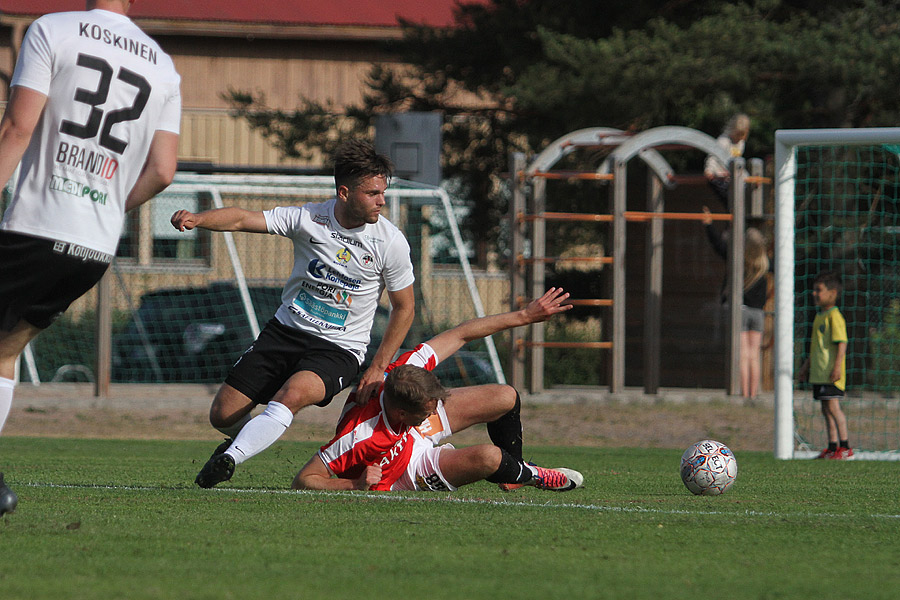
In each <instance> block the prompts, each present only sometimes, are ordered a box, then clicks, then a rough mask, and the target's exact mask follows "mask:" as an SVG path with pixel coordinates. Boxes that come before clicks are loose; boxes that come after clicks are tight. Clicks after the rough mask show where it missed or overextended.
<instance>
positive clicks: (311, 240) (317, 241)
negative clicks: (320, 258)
mask: <svg viewBox="0 0 900 600" xmlns="http://www.w3.org/2000/svg"><path fill="white" fill-rule="evenodd" d="M309 243H310V244H316V245H319V244H324V243H325V242H320V241H319V240H317V239H316V238H314V237H312V236H310V237H309Z"/></svg>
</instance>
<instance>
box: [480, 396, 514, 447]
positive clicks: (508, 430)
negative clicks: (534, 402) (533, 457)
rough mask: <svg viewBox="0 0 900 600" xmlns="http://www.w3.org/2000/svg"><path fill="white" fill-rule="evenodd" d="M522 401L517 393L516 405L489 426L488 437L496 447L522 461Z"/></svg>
mask: <svg viewBox="0 0 900 600" xmlns="http://www.w3.org/2000/svg"><path fill="white" fill-rule="evenodd" d="M521 409H522V400H521V399H520V398H519V392H516V404H515V406H513V407H512V409H510V411H509V412H508V413H506V414H505V415H503V416H502V417H500V418H499V419H497V420H496V421H491V422H490V423H488V424H487V430H488V435H489V436H490V438H491V441H492V442H493V443H494V445H495V446H499V447H500V449H502V450H505V451H506V452H508V453H509V454H510V455H511V456H512V457H513V458H515V459H516V460H522V417H521Z"/></svg>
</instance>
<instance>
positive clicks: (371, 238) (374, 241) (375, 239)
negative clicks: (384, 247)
mask: <svg viewBox="0 0 900 600" xmlns="http://www.w3.org/2000/svg"><path fill="white" fill-rule="evenodd" d="M363 237H365V238H366V240H368V241H370V242H372V243H373V244H383V243H384V240H382V239H380V238H377V237H373V236H371V235H369V234H368V233H367V234H366V235H365V236H363Z"/></svg>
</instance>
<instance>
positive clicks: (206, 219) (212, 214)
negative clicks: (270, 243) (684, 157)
mask: <svg viewBox="0 0 900 600" xmlns="http://www.w3.org/2000/svg"><path fill="white" fill-rule="evenodd" d="M172 226H173V227H174V228H175V229H177V230H178V231H184V230H185V229H188V230H190V229H193V228H195V227H199V228H201V229H209V230H211V231H247V232H249V233H268V232H269V229H268V228H267V227H266V217H265V215H263V213H262V211H253V210H245V209H243V208H237V207H226V208H214V209H212V210H205V211H203V212H200V213H192V212H190V211H188V210H179V211H177V212H176V213H175V214H173V215H172Z"/></svg>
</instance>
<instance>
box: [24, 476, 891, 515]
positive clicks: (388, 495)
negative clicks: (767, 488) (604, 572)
mask: <svg viewBox="0 0 900 600" xmlns="http://www.w3.org/2000/svg"><path fill="white" fill-rule="evenodd" d="M20 485H25V486H29V487H36V488H53V489H98V490H113V491H130V492H158V491H163V490H171V491H188V490H194V489H195V488H193V487H174V486H173V487H166V486H158V487H152V486H127V485H125V486H123V485H87V484H79V485H76V484H56V483H24V484H20ZM196 491H197V492H200V493H217V492H218V493H225V492H227V493H233V494H281V495H290V496H314V497H321V496H329V497H332V498H352V499H354V500H381V501H383V502H446V503H449V504H481V505H489V506H513V507H528V508H571V509H578V510H591V511H597V512H611V513H634V514H651V515H704V516H706V515H708V516H735V515H741V514H743V515H745V516H748V517H777V518H785V517H799V518H806V519H810V518H812V519H858V518H860V517H869V518H872V519H900V514H897V515H891V514H877V513H876V514H868V515H866V514H851V513H844V514H841V513H837V514H836V513H809V512H796V513H780V512H774V511H758V510H745V511H725V510H686V509H659V508H643V507H640V506H609V505H605V504H582V503H573V502H540V501H537V502H526V501H524V500H490V499H487V498H460V497H458V496H451V495H449V494H438V493H434V492H429V493H428V495H422V496H406V495H402V494H398V493H396V492H393V493H392V492H362V491H331V490H273V489H247V488H222V487H217V488H212V489H210V490H208V491H201V490H199V489H196Z"/></svg>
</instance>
